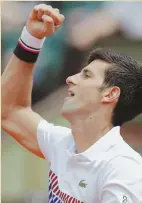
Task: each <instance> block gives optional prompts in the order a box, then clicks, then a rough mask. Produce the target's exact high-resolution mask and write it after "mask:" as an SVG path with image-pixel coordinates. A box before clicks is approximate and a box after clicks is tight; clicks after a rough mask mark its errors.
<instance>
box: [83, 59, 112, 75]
mask: <svg viewBox="0 0 142 203" xmlns="http://www.w3.org/2000/svg"><path fill="white" fill-rule="evenodd" d="M109 66H110V64H109V63H107V62H105V61H102V60H94V61H92V62H91V63H90V64H89V65H87V66H86V67H85V68H87V69H88V70H89V71H91V72H92V73H93V74H94V75H96V74H97V75H104V72H105V70H106V69H107V68H108V67H109Z"/></svg>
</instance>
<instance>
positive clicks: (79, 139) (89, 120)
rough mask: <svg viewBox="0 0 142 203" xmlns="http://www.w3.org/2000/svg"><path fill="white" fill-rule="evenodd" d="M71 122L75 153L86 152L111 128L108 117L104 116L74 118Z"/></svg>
mask: <svg viewBox="0 0 142 203" xmlns="http://www.w3.org/2000/svg"><path fill="white" fill-rule="evenodd" d="M71 120H72V121H71V122H70V123H71V127H72V134H73V137H74V140H75V143H76V149H77V153H81V152H83V151H85V150H87V149H88V148H89V147H91V146H92V145H93V144H94V143H95V142H97V141H98V140H99V139H100V138H101V137H103V136H104V135H105V134H106V133H107V132H109V131H110V130H111V129H112V127H113V126H112V124H111V122H109V121H110V120H109V119H108V116H105V115H104V114H103V115H102V116H98V115H88V116H75V118H74V119H71Z"/></svg>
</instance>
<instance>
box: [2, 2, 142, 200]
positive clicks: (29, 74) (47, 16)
mask: <svg viewBox="0 0 142 203" xmlns="http://www.w3.org/2000/svg"><path fill="white" fill-rule="evenodd" d="M63 21H64V16H63V15H61V14H60V12H59V10H58V9H54V8H52V7H51V6H48V5H44V4H40V5H37V6H36V7H34V9H33V10H32V12H31V13H30V15H29V17H28V20H27V23H26V26H25V27H24V29H23V31H22V34H21V36H20V38H19V41H18V44H17V47H16V48H15V50H14V54H13V56H12V58H11V60H10V61H9V63H8V65H7V67H6V70H5V71H4V73H3V75H2V128H3V129H4V130H5V131H6V132H7V133H8V134H10V135H11V136H12V137H13V138H15V140H16V141H18V142H19V143H20V144H21V145H23V146H24V147H25V148H27V149H28V150H29V151H31V152H32V153H34V154H36V155H37V156H39V157H42V158H45V159H46V160H48V161H49V163H50V172H49V203H56V202H57V203H63V202H66V203H68V202H70V203H79V202H82V203H142V158H141V156H140V155H139V154H138V153H137V152H135V151H134V150H133V149H132V148H131V147H130V146H129V145H128V144H127V143H126V142H125V141H124V140H123V138H122V137H121V135H120V127H121V125H122V124H123V123H125V122H126V121H128V120H131V119H133V118H134V117H135V116H136V115H138V114H139V113H141V112H142V65H141V64H140V63H138V62H137V61H135V60H134V59H133V58H131V57H129V56H126V55H124V54H120V53H116V52H114V51H111V50H109V49H97V50H94V51H93V52H92V53H91V54H90V56H89V59H88V62H87V65H86V66H85V68H83V70H82V71H81V72H80V73H78V74H76V75H73V76H71V77H69V78H67V80H66V82H67V84H68V86H69V90H68V96H67V98H65V101H64V104H63V108H62V110H61V114H62V115H63V116H64V118H66V119H67V120H68V121H69V122H70V124H71V129H68V128H65V127H61V126H54V125H53V124H51V123H48V122H47V121H45V120H44V119H43V118H41V117H40V115H38V114H37V113H35V112H33V110H32V108H31V91H32V80H33V70H34V65H35V62H36V60H37V58H38V55H39V53H40V51H41V49H42V45H43V43H44V39H45V37H48V36H50V35H52V34H53V33H54V32H56V30H57V29H58V28H59V27H60V26H61V25H62V23H63ZM86 32H89V30H87V31H86ZM53 60H56V59H53ZM53 82H56V81H53Z"/></svg>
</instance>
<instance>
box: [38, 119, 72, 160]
mask: <svg viewBox="0 0 142 203" xmlns="http://www.w3.org/2000/svg"><path fill="white" fill-rule="evenodd" d="M70 137H71V129H69V128H66V127H61V126H55V125H53V124H51V123H48V122H47V121H46V120H41V121H40V123H39V125H38V128H37V140H38V144H39V147H40V150H41V152H42V153H43V155H44V157H45V159H47V160H48V161H49V162H51V159H52V153H53V152H54V150H55V149H56V148H67V147H68V142H71V140H72V139H70ZM66 140H68V142H67V141H66Z"/></svg>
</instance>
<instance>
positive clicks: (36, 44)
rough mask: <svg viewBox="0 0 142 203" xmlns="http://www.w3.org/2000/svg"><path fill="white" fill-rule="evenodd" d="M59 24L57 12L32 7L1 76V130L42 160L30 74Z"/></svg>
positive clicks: (61, 18) (49, 7)
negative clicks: (32, 106) (33, 107)
mask: <svg viewBox="0 0 142 203" xmlns="http://www.w3.org/2000/svg"><path fill="white" fill-rule="evenodd" d="M63 20H64V16H63V15H61V14H60V13H59V10H58V9H53V8H52V7H51V6H47V5H45V4H40V5H37V6H36V7H34V9H33V10H32V12H31V13H30V15H29V17H28V20H27V23H26V26H25V28H24V29H23V32H22V34H21V37H20V39H19V41H18V45H17V47H16V49H15V51H14V54H13V56H12V58H11V59H10V61H9V63H8V65H7V67H6V69H5V71H4V73H3V75H2V128H3V130H4V131H6V132H7V133H8V134H9V135H11V136H12V137H13V138H14V139H16V140H17V141H18V142H19V143H20V144H21V145H23V146H24V147H25V148H27V149H28V150H29V151H31V152H32V153H34V154H36V155H37V156H39V157H42V158H44V156H43V154H42V152H41V151H40V149H39V146H38V142H37V137H36V133H37V126H38V124H39V122H40V121H41V120H42V118H41V117H40V115H38V114H37V113H35V112H33V111H32V108H31V91H32V84H33V70H34V65H35V62H36V59H37V57H38V54H39V52H40V50H41V47H42V44H43V42H44V39H45V37H48V36H49V35H51V34H53V33H54V32H55V31H56V30H57V29H58V28H59V27H60V26H61V24H62V22H63Z"/></svg>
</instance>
